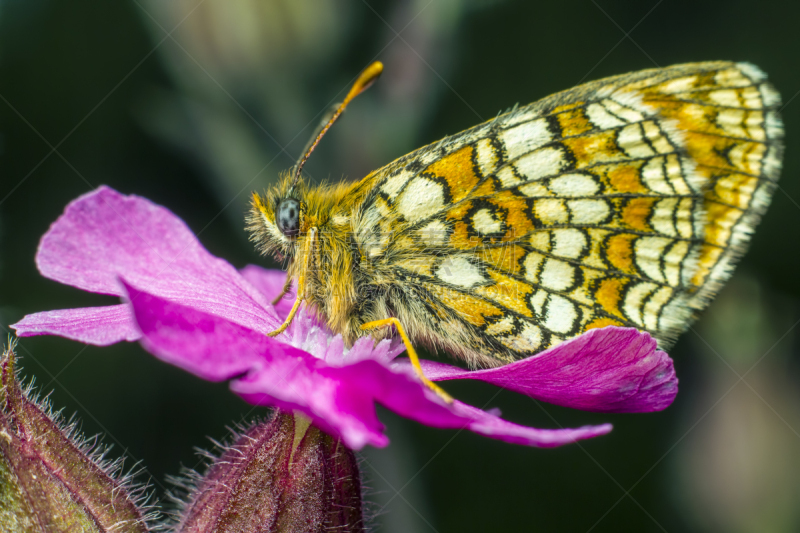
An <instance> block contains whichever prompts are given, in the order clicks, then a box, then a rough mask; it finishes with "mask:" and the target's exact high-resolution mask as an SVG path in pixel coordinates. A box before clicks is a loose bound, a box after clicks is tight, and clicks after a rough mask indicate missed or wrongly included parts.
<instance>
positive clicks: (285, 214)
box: [247, 177, 307, 258]
mask: <svg viewBox="0 0 800 533" xmlns="http://www.w3.org/2000/svg"><path fill="white" fill-rule="evenodd" d="M303 190H304V189H303V184H302V181H301V182H299V183H295V184H293V183H292V180H291V179H289V178H288V177H284V179H282V180H281V182H280V183H279V184H278V185H276V186H275V187H272V188H271V189H270V190H269V191H267V192H266V193H265V194H264V195H263V196H262V195H260V194H258V193H255V192H254V193H253V201H252V205H251V207H250V212H249V213H248V215H247V223H248V225H247V229H248V230H249V231H250V240H251V241H253V242H255V243H256V246H257V247H258V249H259V250H260V251H261V252H262V253H263V254H272V255H275V256H277V257H279V258H283V257H291V256H293V255H294V251H295V247H296V246H297V237H298V236H299V235H300V233H301V232H302V231H304V229H306V226H307V224H306V223H305V222H306V221H305V218H306V216H305V215H306V209H305V202H304V201H303V196H304V195H303Z"/></svg>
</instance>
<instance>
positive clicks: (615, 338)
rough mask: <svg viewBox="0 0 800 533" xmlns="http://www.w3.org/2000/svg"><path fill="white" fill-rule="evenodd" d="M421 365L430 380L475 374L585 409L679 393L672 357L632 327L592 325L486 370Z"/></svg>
mask: <svg viewBox="0 0 800 533" xmlns="http://www.w3.org/2000/svg"><path fill="white" fill-rule="evenodd" d="M396 364H402V365H408V363H407V362H402V363H400V362H398V363H396ZM422 364H423V368H424V370H425V375H426V376H428V377H429V378H430V379H432V380H434V381H437V380H449V379H477V380H480V381H485V382H487V383H492V384H494V385H497V386H499V387H503V388H506V389H509V390H513V391H516V392H520V393H522V394H526V395H528V396H531V397H532V398H536V399H539V400H543V401H546V402H550V403H553V404H556V405H563V406H566V407H574V408H576V409H583V410H585V411H598V412H627V413H640V412H650V411H659V410H661V409H665V408H666V407H668V406H669V405H670V404H671V403H672V401H673V400H674V399H675V395H676V394H677V393H678V379H677V378H676V377H675V368H674V367H673V365H672V359H670V357H669V356H668V355H667V354H666V353H664V352H662V351H660V350H657V349H656V341H655V340H654V339H653V338H652V337H651V336H650V335H649V334H647V333H643V332H640V331H637V330H636V329H633V328H619V327H613V326H612V327H605V328H602V329H593V330H590V331H588V332H586V333H584V334H583V335H580V336H579V337H576V338H575V339H572V340H569V341H566V342H564V343H562V344H559V345H558V346H556V347H554V348H550V349H549V350H546V351H544V352H542V353H540V354H538V355H535V356H532V357H528V358H527V359H523V360H521V361H516V362H514V363H510V364H508V365H505V366H501V367H497V368H490V369H486V370H475V371H467V370H462V369H460V368H455V367H452V366H450V365H445V364H442V363H435V362H432V361H423V362H422Z"/></svg>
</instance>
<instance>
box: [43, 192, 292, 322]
mask: <svg viewBox="0 0 800 533" xmlns="http://www.w3.org/2000/svg"><path fill="white" fill-rule="evenodd" d="M36 263H37V265H38V266H39V270H40V271H41V272H42V274H43V275H44V276H46V277H48V278H51V279H54V280H56V281H59V282H61V283H65V284H67V285H72V286H74V287H78V288H81V289H84V290H87V291H91V292H99V293H105V294H114V295H122V289H121V287H120V286H119V283H118V278H119V277H122V278H125V279H126V280H127V281H128V282H130V283H132V284H133V285H135V286H136V287H139V288H140V289H142V290H146V291H147V292H149V293H151V294H155V295H159V296H161V297H163V298H166V299H169V300H172V301H174V302H180V303H182V304H184V305H187V306H189V307H193V308H196V309H200V310H203V311H206V312H209V313H212V314H215V315H218V316H221V317H225V318H227V319H228V320H231V321H232V322H235V323H237V324H240V325H243V326H246V327H248V328H250V329H253V330H256V331H259V332H263V333H267V332H269V331H272V330H274V329H275V328H276V327H277V326H278V325H279V324H280V321H279V319H278V317H277V315H276V314H275V311H274V310H273V309H272V306H271V305H270V304H269V301H268V300H267V298H266V297H264V295H262V294H261V293H260V292H259V291H257V290H256V289H255V288H254V287H253V286H252V285H250V284H249V283H248V282H247V281H246V280H245V279H244V278H243V277H242V276H241V275H240V274H239V273H238V272H237V271H236V269H234V268H233V267H232V266H231V265H230V264H229V263H228V262H226V261H224V260H222V259H220V258H218V257H214V256H213V255H211V254H210V253H209V252H208V251H207V250H206V249H205V248H203V246H202V244H200V242H199V241H198V240H197V238H196V237H195V236H194V234H193V233H192V231H191V230H190V229H189V228H188V227H187V226H186V224H184V222H183V221H182V220H181V219H179V218H178V217H176V216H175V215H174V214H173V213H172V212H171V211H169V210H168V209H166V208H164V207H161V206H158V205H156V204H153V203H152V202H150V201H149V200H146V199H144V198H140V197H138V196H125V195H122V194H120V193H118V192H117V191H115V190H113V189H110V188H108V187H105V186H103V187H100V188H98V189H97V190H95V191H93V192H90V193H88V194H85V195H83V196H81V197H80V198H78V199H76V200H75V201H73V202H71V203H70V204H69V205H68V206H67V208H66V209H65V210H64V214H63V215H61V216H60V217H59V218H58V220H56V221H55V222H54V223H53V225H52V226H51V227H50V229H49V230H48V232H47V233H46V234H45V235H44V237H42V241H41V242H40V243H39V251H38V252H37V255H36Z"/></svg>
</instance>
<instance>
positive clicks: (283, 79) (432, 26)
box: [0, 0, 800, 532]
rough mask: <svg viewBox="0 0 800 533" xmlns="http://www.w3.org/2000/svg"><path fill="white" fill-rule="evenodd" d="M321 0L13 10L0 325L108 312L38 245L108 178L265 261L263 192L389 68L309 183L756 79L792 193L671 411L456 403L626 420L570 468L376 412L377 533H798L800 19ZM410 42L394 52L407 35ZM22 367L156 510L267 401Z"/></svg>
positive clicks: (6, 16)
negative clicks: (43, 264) (442, 146)
mask: <svg viewBox="0 0 800 533" xmlns="http://www.w3.org/2000/svg"><path fill="white" fill-rule="evenodd" d="M372 4H374V5H371V4H368V3H367V2H346V1H344V0H343V1H341V2H332V1H325V2H315V1H313V0H304V1H300V0H294V1H291V0H205V1H201V0H191V1H189V0H169V1H165V0H130V1H127V0H126V1H117V2H89V1H86V0H71V1H70V2H58V1H55V0H0V30H1V31H0V100H2V101H0V325H1V326H2V327H3V328H4V329H6V328H7V325H8V324H11V323H14V322H16V321H17V320H19V319H20V318H21V317H22V316H23V315H24V314H27V313H31V312H35V311H39V310H47V309H56V308H65V307H80V306H87V305H102V304H104V303H111V299H110V298H106V297H101V296H97V295H91V294H87V293H83V292H81V291H79V290H77V289H72V288H70V287H65V286H62V285H59V284H57V283H55V282H52V281H48V280H46V279H43V278H41V277H40V276H39V274H38V272H37V271H36V268H35V265H34V254H35V251H36V246H37V243H38V240H39V237H40V236H41V235H42V234H43V233H44V232H45V231H46V230H47V227H48V226H49V224H50V223H51V222H52V221H54V220H55V219H56V218H57V217H58V215H59V214H60V213H61V211H62V210H63V208H64V206H65V205H66V204H67V203H68V202H69V201H70V200H72V199H74V198H75V197H77V196H78V195H80V194H83V193H85V192H87V191H90V190H92V189H94V188H95V187H97V186H98V185H100V184H103V183H105V184H108V185H110V186H112V187H114V188H116V189H118V190H120V191H122V192H124V193H135V194H139V195H142V196H145V197H148V198H150V199H152V200H153V201H155V202H157V203H159V204H162V205H165V206H167V207H169V208H170V209H171V210H173V211H174V212H175V213H177V214H178V215H179V216H180V217H182V218H183V219H184V220H185V221H186V222H187V223H188V224H189V226H190V227H191V228H192V229H193V230H194V231H195V232H197V233H198V235H199V238H200V240H201V241H202V242H203V243H204V244H205V245H206V246H207V247H208V248H209V249H210V250H211V252H212V253H214V254H217V255H220V256H222V257H225V258H227V259H228V260H229V261H231V262H232V263H233V264H234V265H236V266H244V265H245V264H247V263H251V262H257V263H260V264H270V263H269V261H268V260H266V259H263V258H260V257H258V256H257V255H256V254H255V252H254V251H253V250H252V248H251V246H250V245H249V243H248V242H247V239H246V235H245V233H244V231H243V212H244V209H245V206H246V202H247V197H248V194H249V192H250V191H251V190H253V189H261V188H263V187H266V186H268V185H269V184H270V183H271V182H272V181H273V180H274V179H275V177H276V176H277V174H278V172H279V171H281V170H283V169H286V168H288V167H290V166H291V165H292V164H293V161H294V158H296V157H297V156H298V155H299V152H300V151H301V149H302V147H303V145H304V144H305V142H306V140H307V137H308V136H309V135H310V132H311V130H312V129H313V126H314V124H315V123H316V121H318V120H319V117H320V115H321V114H322V113H324V111H325V109H326V108H327V107H328V106H329V105H330V104H331V103H332V102H334V101H337V99H341V98H342V96H343V94H344V91H346V88H347V86H348V84H349V83H350V81H351V80H352V77H353V76H355V75H356V74H357V73H358V72H359V71H360V69H362V68H363V67H364V66H366V65H367V64H368V63H369V62H370V61H372V60H373V59H376V58H378V59H381V60H383V61H384V63H385V65H386V73H385V75H384V77H383V78H382V79H381V80H380V81H379V83H378V84H377V85H376V86H375V87H374V88H373V89H370V91H369V92H368V93H367V94H365V95H364V96H363V97H362V98H361V99H359V100H358V101H356V102H355V104H354V105H353V106H352V108H351V110H349V111H348V113H347V114H346V116H345V117H344V119H343V120H342V121H341V122H340V123H339V124H337V126H336V128H334V129H333V130H332V132H331V134H330V135H329V136H328V137H327V138H326V139H325V141H324V142H323V144H322V146H321V148H320V150H319V151H318V153H315V155H314V157H313V158H312V160H311V161H310V163H309V165H308V167H307V169H308V173H309V175H311V176H312V177H314V178H315V179H316V180H319V179H321V178H325V179H339V178H340V177H341V176H349V177H350V178H351V179H354V178H358V177H361V176H363V175H364V174H365V173H366V172H368V171H369V170H370V169H371V168H375V167H378V166H380V165H382V164H384V163H387V162H388V161H390V160H391V159H392V158H394V157H398V156H400V155H402V154H403V153H405V152H408V151H410V150H412V149H414V148H416V147H417V146H419V145H421V144H424V143H427V142H430V141H433V140H435V139H437V138H439V137H441V136H443V135H446V134H451V133H455V132H457V131H459V130H461V129H464V128H467V127H469V126H472V125H474V124H476V123H478V122H480V121H481V120H485V119H488V118H491V117H493V116H494V115H495V114H496V113H497V112H498V111H500V110H503V109H506V108H508V107H510V106H512V105H513V104H515V103H517V102H519V103H521V104H525V103H528V102H531V101H534V100H536V99H538V98H541V97H543V96H546V95H547V94H550V93H552V92H555V91H558V90H561V89H565V88H568V87H571V86H573V85H576V84H578V83H580V82H582V81H589V80H591V79H596V78H600V77H603V76H607V75H613V74H619V73H623V72H628V71H631V70H637V69H642V68H650V67H653V66H666V65H670V64H673V63H680V62H689V61H703V60H711V59H734V60H744V61H750V62H753V63H755V64H757V65H758V66H760V67H761V68H762V69H763V70H765V71H766V72H767V73H768V74H769V77H770V79H771V80H772V82H773V83H774V84H775V86H776V87H777V88H778V90H779V91H780V92H781V94H782V95H783V99H784V102H785V107H784V109H783V117H784V121H785V125H786V132H787V135H786V144H787V150H786V157H785V164H784V171H783V177H782V181H781V188H780V189H779V190H778V191H776V194H775V198H774V200H773V205H772V206H771V208H770V209H769V211H768V213H767V215H766V217H765V219H764V221H763V223H762V224H761V225H760V227H759V228H758V231H757V233H756V235H755V237H754V240H753V245H752V247H751V250H750V252H749V253H748V255H747V256H746V257H745V258H744V260H743V261H742V264H741V266H740V268H739V269H738V270H737V274H736V276H735V277H734V279H733V280H732V282H731V283H730V284H729V286H728V287H727V288H726V289H725V290H724V291H723V293H722V294H721V295H720V297H719V298H718V299H717V301H716V302H715V303H714V304H713V305H712V307H711V308H710V309H709V311H708V312H707V313H706V314H705V315H704V317H703V319H702V320H701V321H700V322H699V323H698V324H697V325H696V326H695V327H694V328H693V329H692V330H691V331H690V332H687V334H686V335H684V338H683V339H682V340H681V341H680V342H679V343H678V344H677V346H675V348H674V349H673V350H672V352H671V354H672V355H673V357H674V359H675V364H676V368H677V372H678V376H679V378H680V380H681V392H680V394H679V396H678V399H677V401H676V402H675V404H674V405H673V406H672V407H670V408H669V409H668V410H666V411H665V412H663V413H657V414H648V415H596V414H590V413H583V412H575V411H570V410H567V409H561V408H556V407H553V406H549V405H539V404H537V403H536V402H534V401H532V400H530V399H527V398H524V397H519V396H517V395H514V394H511V393H507V392H501V393H499V394H498V393H497V391H496V390H494V389H492V388H491V387H485V386H481V385H478V384H453V385H451V386H449V387H448V390H450V391H451V392H452V393H453V394H454V395H456V396H458V397H459V398H462V399H464V400H465V401H468V402H470V403H473V404H475V405H479V406H487V407H500V408H501V409H502V410H503V413H504V415H505V416H506V417H507V418H509V419H511V420H514V421H518V422H520V423H525V424H530V425H538V426H540V427H556V426H559V425H563V426H574V425H583V424H588V423H601V422H605V421H611V422H613V423H614V425H615V429H614V431H613V432H612V433H611V434H610V435H608V436H605V437H601V438H598V439H595V440H593V441H589V442H584V443H582V444H580V445H573V446H567V447H563V448H560V449H555V450H536V449H529V448H523V447H518V446H512V445H507V444H503V443H500V442H496V441H492V440H489V439H485V438H481V437H478V436H476V435H473V434H469V433H466V432H463V433H456V432H452V431H440V430H434V429H431V428H427V427H422V426H419V425H416V424H413V423H410V422H408V421H405V420H403V419H400V418H398V417H396V416H394V415H392V414H391V413H382V418H383V420H384V421H385V422H386V423H387V425H388V426H389V430H388V431H389V435H390V437H392V439H393V444H392V445H391V446H390V447H389V448H387V449H386V450H367V451H366V452H365V453H364V455H363V457H364V472H365V475H366V476H367V478H368V480H369V481H368V484H369V486H370V487H371V496H370V500H372V501H373V502H374V503H373V504H372V506H371V512H372V514H374V515H376V517H375V521H374V523H375V525H376V527H379V528H380V530H381V531H391V532H393V531H440V532H449V531H464V532H465V531H577V532H584V531H596V532H600V531H614V532H619V531H636V532H639V531H765V532H769V531H797V530H800V510H798V509H797V507H800V506H798V505H796V503H797V502H798V501H800V433H799V432H798V431H797V430H796V429H795V428H800V372H798V366H797V363H798V356H797V346H796V342H795V335H794V326H795V325H796V323H797V318H798V305H797V298H798V297H800V275H799V274H798V273H800V254H798V243H800V205H799V204H798V202H800V180H798V179H797V174H798V170H800V169H799V168H798V167H799V166H800V158H799V157H798V155H797V152H796V151H795V150H793V145H794V143H795V139H796V138H797V132H798V131H800V97H798V98H797V99H796V100H795V99H794V97H795V96H798V94H799V93H800V69H798V67H797V66H798V59H797V58H798V55H799V54H800V39H798V30H797V21H798V20H799V17H800V4H797V3H796V2H788V1H765V2H758V3H756V2H752V1H747V2H745V1H741V0H740V1H724V2H722V1H716V2H703V3H698V2H689V1H685V0H684V1H680V0H661V1H645V2H632V1H629V2H609V1H607V0H598V1H597V2H593V1H572V0H570V1H562V2H531V1H526V0H517V1H512V0H508V1H486V0H484V1H466V0H463V1H461V0H423V1H407V2H372ZM396 32H398V33H399V36H398V34H397V33H396ZM19 352H20V355H22V356H23V365H24V368H25V375H27V376H29V377H35V379H36V383H37V384H38V386H39V387H40V388H41V390H42V391H44V392H47V391H50V390H52V391H53V392H52V395H51V399H52V402H53V404H54V406H55V407H57V408H62V407H63V408H64V409H65V413H72V412H75V413H77V415H78V417H79V418H80V419H81V420H82V421H83V428H84V431H85V432H86V433H89V434H91V433H97V432H100V433H103V434H104V435H105V437H104V440H105V441H106V442H108V443H112V444H114V451H113V453H114V454H122V453H123V452H124V453H125V454H127V456H128V457H129V460H130V463H129V464H132V463H133V462H134V461H141V465H142V466H144V467H145V468H146V472H145V473H144V474H143V476H142V479H146V478H147V477H148V475H149V476H150V479H151V483H152V484H153V486H154V488H155V490H156V492H157V494H158V495H163V493H164V491H165V488H166V487H168V483H167V482H166V480H165V477H166V476H167V475H169V474H176V473H178V471H179V469H180V467H181V465H183V466H188V467H196V466H197V465H198V464H199V462H198V459H197V457H196V456H195V454H194V451H193V447H197V446H200V447H209V442H208V440H207V439H206V436H211V437H214V438H217V439H221V438H224V437H225V435H226V430H225V426H226V425H231V424H235V423H238V422H241V421H242V420H249V419H250V418H252V417H253V416H255V415H257V414H264V411H263V410H260V409H252V408H251V407H250V406H248V405H246V404H244V403H243V402H242V401H240V400H239V399H238V398H237V397H235V396H234V395H232V394H231V393H229V392H228V390H227V388H226V386H225V385H224V384H209V383H206V382H202V381H200V380H198V379H195V378H193V377H191V376H189V375H188V374H185V373H183V372H181V371H178V370H176V369H174V368H172V367H169V366H167V365H165V364H162V363H160V362H158V361H156V360H155V359H154V358H152V357H151V356H149V355H148V354H146V353H145V352H144V351H143V350H142V349H141V348H140V347H139V346H138V345H136V344H123V345H116V346H112V347H107V348H97V347H85V346H83V345H80V344H78V343H75V342H71V341H67V340H64V339H59V338H47V337H38V338H30V339H24V340H23V341H22V342H21V345H20V348H19Z"/></svg>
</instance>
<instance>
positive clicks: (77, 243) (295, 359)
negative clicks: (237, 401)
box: [13, 187, 677, 449]
mask: <svg viewBox="0 0 800 533" xmlns="http://www.w3.org/2000/svg"><path fill="white" fill-rule="evenodd" d="M36 262H37V265H38V267H39V270H40V272H41V273H42V275H44V276H45V277H48V278H50V279H53V280H56V281H59V282H61V283H65V284H68V285H72V286H74V287H77V288H80V289H83V290H86V291H90V292H96V293H102V294H110V295H115V296H119V297H120V298H122V300H123V303H121V304H118V305H110V306H105V307H92V308H79V309H66V310H59V311H47V312H42V313H35V314H32V315H28V316H26V317H25V318H23V319H22V320H21V321H20V322H19V323H17V324H15V325H14V326H13V327H14V328H15V329H16V331H17V334H18V335H19V336H23V337H25V336H32V335H60V336H63V337H67V338H70V339H74V340H77V341H80V342H85V343H89V344H96V345H108V344H112V343H115V342H119V341H123V340H124V341H134V340H138V341H140V342H141V343H142V345H143V346H144V347H145V349H146V350H148V351H149V352H151V353H152V354H154V355H155V356H156V357H158V358H159V359H162V360H163V361H166V362H168V363H171V364H173V365H176V366H179V367H181V368H183V369H184V370H187V371H189V372H191V373H193V374H195V375H197V376H199V377H201V378H203V379H207V380H210V381H221V380H229V381H230V387H231V389H232V390H233V391H234V392H236V393H237V394H239V395H240V396H241V397H243V398H244V399H245V400H247V401H248V402H251V403H253V404H259V405H271V406H277V407H280V408H282V409H286V410H295V411H299V412H302V413H303V414H305V415H306V416H308V417H309V418H311V419H312V420H313V422H314V423H315V424H316V425H317V426H319V427H320V428H322V429H324V430H325V431H327V432H329V433H330V434H332V435H334V436H337V437H340V438H341V439H342V440H343V441H344V443H345V444H346V445H347V446H349V447H350V448H353V449H359V448H361V447H362V446H364V445H365V444H372V445H374V446H385V445H386V444H388V439H387V437H386V435H385V434H384V431H383V429H384V428H383V425H382V424H381V423H380V421H379V420H378V419H377V417H376V414H375V403H376V402H377V403H380V404H382V405H384V406H385V407H387V408H389V409H392V410H393V411H395V412H397V413H399V414H401V415H403V416H405V417H408V418H411V419H413V420H416V421H418V422H421V423H423V424H428V425H430V426H435V427H441V428H466V429H469V430H471V431H474V432H476V433H480V434H482V435H486V436H489V437H493V438H496V439H500V440H503V441H506V442H512V443H518V444H527V445H531V446H543V447H549V446H558V445H561V444H566V443H570V442H574V441H576V440H579V439H585V438H589V437H594V436H597V435H602V434H605V433H608V432H609V431H610V430H611V425H610V424H603V425H599V426H586V427H581V428H576V429H536V428H530V427H524V426H520V425H517V424H513V423H511V422H507V421H505V420H502V419H501V418H499V417H498V416H496V415H495V414H493V413H490V412H485V411H482V410H480V409H477V408H475V407H472V406H469V405H466V404H464V403H461V402H459V401H455V402H453V403H450V404H448V403H446V402H444V401H442V400H441V399H440V398H439V397H438V396H437V395H436V394H435V393H433V392H431V391H430V390H429V389H428V388H427V387H425V386H424V385H423V384H422V383H421V382H420V381H419V379H418V378H417V377H416V375H415V374H414V372H413V371H412V370H411V368H410V365H409V364H408V362H407V360H406V359H401V360H396V359H395V357H396V356H397V355H399V354H400V353H401V352H402V351H403V347H402V344H401V343H399V342H394V343H390V342H389V341H382V342H379V343H377V344H375V343H374V342H373V340H372V339H371V338H369V337H366V338H362V339H359V340H358V341H357V342H356V343H355V345H354V346H353V347H352V348H350V349H349V350H348V349H346V348H345V347H344V344H343V342H342V339H341V337H340V336H339V335H334V334H333V333H331V332H330V331H329V330H328V329H327V328H326V327H325V326H324V325H323V324H321V323H319V322H318V321H317V320H316V319H315V318H314V316H313V313H309V312H305V311H302V312H300V313H299V314H298V316H297V318H296V319H295V321H294V322H293V323H292V325H291V327H290V328H289V329H288V330H287V331H286V332H284V333H283V334H281V335H279V336H277V337H275V338H271V337H268V336H267V333H269V332H271V331H273V330H274V329H276V328H277V327H278V326H279V325H280V324H281V322H282V318H283V317H284V316H285V315H286V313H287V311H288V308H289V306H290V305H291V299H290V298H289V297H287V298H286V299H285V300H283V301H282V302H281V303H279V304H278V305H277V306H276V307H273V306H272V305H271V304H270V303H269V302H270V301H271V298H272V297H274V296H275V295H277V294H278V293H279V292H280V289H281V287H282V285H283V281H284V274H283V273H282V272H277V271H270V270H265V269H262V268H260V267H257V266H252V265H251V266H248V267H246V268H245V269H243V270H242V271H241V272H239V271H237V270H236V269H235V268H234V267H233V266H231V265H230V264H229V263H228V262H227V261H225V260H223V259H220V258H218V257H214V256H212V255H211V254H210V253H209V252H208V251H207V250H206V249H205V248H203V246H202V245H201V244H200V242H199V241H198V240H197V239H196V238H195V236H194V234H193V233H192V232H191V230H189V228H188V227H187V226H186V225H185V224H184V223H183V221H182V220H180V219H179V218H178V217H176V216H175V215H174V214H173V213H171V212H170V211H169V210H167V209H165V208H163V207H161V206H158V205H155V204H153V203H151V202H150V201H148V200H146V199H144V198H140V197H137V196H125V195H122V194H120V193H118V192H116V191H114V190H112V189H110V188H108V187H100V188H99V189H97V190H96V191H93V192H91V193H88V194H86V195H84V196H82V197H80V198H78V199H77V200H75V201H73V202H72V203H71V204H70V205H68V206H67V208H66V210H65V212H64V214H63V215H62V216H61V217H60V218H59V219H58V220H57V221H56V222H55V223H54V224H53V225H52V226H51V228H50V230H49V231H48V232H47V233H46V234H45V235H44V237H43V238H42V241H41V243H40V245H39V250H38V253H37V256H36ZM423 363H424V368H425V372H426V375H428V376H429V377H430V378H431V379H433V380H449V379H477V380H480V381H485V382H488V383H493V384H495V385H498V386H501V387H505V388H507V389H511V390H514V391H517V392H520V393H522V394H526V395H528V396H531V397H533V398H536V399H539V400H544V401H547V402H551V403H554V404H558V405H563V406H568V407H574V408H578V409H584V410H588V411H603V412H648V411H657V410H661V409H664V408H666V407H667V406H668V405H669V404H670V403H672V400H673V399H674V397H675V395H676V393H677V379H676V378H675V371H674V369H673V366H672V360H671V359H670V358H669V356H668V355H667V354H666V353H664V352H662V351H658V350H657V349H656V343H655V341H654V340H653V339H652V338H651V337H650V336H649V335H648V334H647V333H642V332H639V331H636V330H635V329H630V328H616V327H607V328H603V329H595V330H592V331H589V332H588V333H586V334H584V335H581V336H580V337H577V338H575V339H573V340H570V341H568V342H565V343H563V344H561V345H559V346H557V347H555V348H551V349H549V350H547V351H545V352H542V353H540V354H538V355H536V356H533V357H529V358H527V359H525V360H522V361H518V362H515V363H512V364H509V365H506V366H503V367H499V368H493V369H489V370H478V371H465V370H462V369H459V368H456V367H452V366H449V365H446V364H443V363H435V362H432V361H425V362H423Z"/></svg>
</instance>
